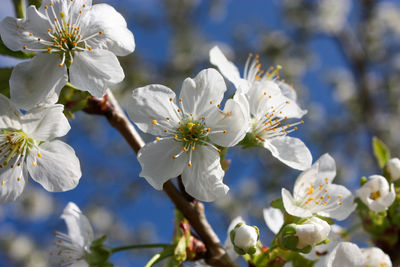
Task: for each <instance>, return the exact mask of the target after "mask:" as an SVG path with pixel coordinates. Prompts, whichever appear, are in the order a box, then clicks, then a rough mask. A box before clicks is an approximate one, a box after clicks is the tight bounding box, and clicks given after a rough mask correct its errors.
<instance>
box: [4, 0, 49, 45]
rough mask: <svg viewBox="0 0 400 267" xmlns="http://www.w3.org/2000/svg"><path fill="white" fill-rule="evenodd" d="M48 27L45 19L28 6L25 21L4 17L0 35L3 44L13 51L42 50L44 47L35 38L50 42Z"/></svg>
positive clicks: (32, 7)
mask: <svg viewBox="0 0 400 267" xmlns="http://www.w3.org/2000/svg"><path fill="white" fill-rule="evenodd" d="M49 27H50V25H49V22H48V21H47V19H46V18H45V17H44V16H43V15H42V14H41V13H39V12H38V11H37V10H36V7H34V6H30V7H28V9H27V12H26V19H16V18H12V17H6V18H5V19H4V20H3V21H2V22H1V25H0V34H1V38H2V40H3V42H4V44H5V45H6V46H7V47H8V48H10V49H11V50H13V51H19V50H23V47H24V46H25V45H26V46H27V47H28V48H42V47H43V46H44V45H43V44H42V43H40V42H38V40H37V38H41V39H42V40H50V38H49V36H48V35H47V29H48V28H49ZM30 34H32V36H30Z"/></svg>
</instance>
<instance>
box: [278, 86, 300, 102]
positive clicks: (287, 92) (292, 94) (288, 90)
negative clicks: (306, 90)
mask: <svg viewBox="0 0 400 267" xmlns="http://www.w3.org/2000/svg"><path fill="white" fill-rule="evenodd" d="M279 88H280V89H281V92H282V94H283V95H284V96H285V97H287V98H289V99H290V100H291V101H294V102H296V101H297V94H296V91H295V90H294V89H293V88H292V86H290V85H289V84H287V83H284V82H281V83H279Z"/></svg>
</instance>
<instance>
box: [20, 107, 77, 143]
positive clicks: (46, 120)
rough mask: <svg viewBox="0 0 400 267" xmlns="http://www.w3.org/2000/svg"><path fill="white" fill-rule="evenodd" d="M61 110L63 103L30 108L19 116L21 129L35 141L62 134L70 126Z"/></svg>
mask: <svg viewBox="0 0 400 267" xmlns="http://www.w3.org/2000/svg"><path fill="white" fill-rule="evenodd" d="M63 110H64V106H63V105H53V106H48V107H38V108H34V109H31V110H29V111H28V112H27V113H25V115H23V116H22V117H21V123H22V130H23V131H24V132H25V133H26V134H28V135H29V137H31V138H33V139H34V140H36V141H46V140H52V139H54V138H57V137H61V136H64V135H66V134H67V133H68V131H69V130H70V129H71V126H70V125H69V123H68V120H67V118H66V117H65V115H64V113H63Z"/></svg>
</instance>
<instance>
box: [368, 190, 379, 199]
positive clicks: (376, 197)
mask: <svg viewBox="0 0 400 267" xmlns="http://www.w3.org/2000/svg"><path fill="white" fill-rule="evenodd" d="M380 197H381V192H379V191H375V192H372V193H371V194H370V196H369V198H370V199H372V200H377V199H378V198H380Z"/></svg>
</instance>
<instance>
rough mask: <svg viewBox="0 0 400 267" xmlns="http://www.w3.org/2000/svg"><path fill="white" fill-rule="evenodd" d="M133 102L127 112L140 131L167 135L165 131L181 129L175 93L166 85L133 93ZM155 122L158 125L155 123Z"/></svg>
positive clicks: (138, 89) (150, 86) (146, 87)
mask: <svg viewBox="0 0 400 267" xmlns="http://www.w3.org/2000/svg"><path fill="white" fill-rule="evenodd" d="M132 98H133V101H131V102H130V103H129V106H128V107H127V112H128V114H129V117H130V118H131V120H132V121H133V122H134V123H135V124H136V125H137V126H138V127H139V129H140V130H142V131H143V132H146V133H151V134H153V135H165V133H164V130H165V129H171V128H172V129H176V128H178V127H179V124H178V122H179V121H180V116H179V115H178V113H177V109H178V107H177V106H176V105H175V102H174V101H170V99H175V93H174V92H173V91H172V90H171V89H169V88H168V87H165V86H164V85H159V84H151V85H148V86H145V87H140V88H137V89H135V90H133V92H132ZM167 118H169V120H167ZM153 120H155V121H156V122H157V124H154V123H153Z"/></svg>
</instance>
